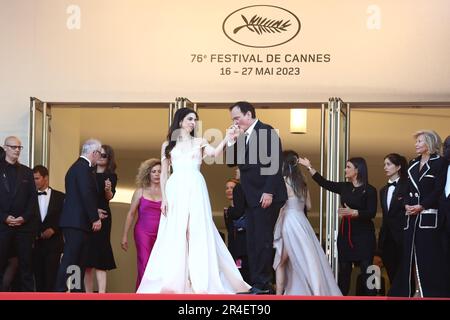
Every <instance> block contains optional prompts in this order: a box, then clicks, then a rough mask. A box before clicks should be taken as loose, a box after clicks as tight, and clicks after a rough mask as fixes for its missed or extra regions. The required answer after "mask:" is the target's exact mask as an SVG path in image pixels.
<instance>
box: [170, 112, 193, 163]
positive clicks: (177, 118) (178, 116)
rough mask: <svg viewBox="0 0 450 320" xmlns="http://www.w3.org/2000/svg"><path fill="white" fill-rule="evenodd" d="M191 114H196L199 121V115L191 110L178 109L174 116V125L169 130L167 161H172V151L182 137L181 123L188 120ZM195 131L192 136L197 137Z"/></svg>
mask: <svg viewBox="0 0 450 320" xmlns="http://www.w3.org/2000/svg"><path fill="white" fill-rule="evenodd" d="M190 113H193V114H195V116H196V118H197V120H198V114H197V112H195V111H194V110H192V109H190V108H181V109H178V110H177V112H175V115H174V116H173V121H172V125H171V126H170V128H169V132H168V133H167V141H168V142H169V144H168V145H167V147H166V150H165V152H164V155H165V156H166V158H167V159H170V151H172V149H173V148H174V147H175V145H176V144H177V139H178V136H179V135H180V128H181V126H180V122H182V121H183V120H184V118H186V116H187V115H188V114H190ZM194 131H195V129H194V130H192V131H191V136H192V137H195V132H194Z"/></svg>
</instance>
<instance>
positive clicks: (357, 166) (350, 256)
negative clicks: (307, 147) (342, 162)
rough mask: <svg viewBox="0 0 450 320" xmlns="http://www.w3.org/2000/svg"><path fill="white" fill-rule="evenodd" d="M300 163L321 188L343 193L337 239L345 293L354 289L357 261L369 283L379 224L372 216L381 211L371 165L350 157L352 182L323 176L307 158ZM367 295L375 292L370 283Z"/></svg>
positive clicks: (348, 166) (347, 174)
mask: <svg viewBox="0 0 450 320" xmlns="http://www.w3.org/2000/svg"><path fill="white" fill-rule="evenodd" d="M298 161H299V163H300V164H302V165H304V166H305V167H306V168H308V171H309V172H310V173H311V175H312V178H313V179H314V181H316V182H317V183H318V184H319V185H320V186H321V187H323V188H325V189H327V190H329V191H331V192H334V193H338V194H339V195H340V196H341V205H342V207H341V208H339V216H340V217H341V218H342V219H341V224H340V227H339V235H338V239H337V245H338V257H339V273H338V284H339V288H340V289H341V292H342V294H343V295H347V294H348V292H349V289H350V279H351V274H352V269H353V264H358V265H359V267H360V268H361V275H362V283H367V277H368V274H367V267H369V266H370V265H372V261H373V256H374V252H375V245H376V238H375V227H374V224H373V221H372V219H373V218H375V215H376V213H377V190H376V189H375V188H374V187H373V186H371V185H370V184H369V183H368V171H367V164H366V161H365V160H364V159H363V158H359V157H357V158H351V159H349V160H347V164H346V167H345V178H346V179H347V180H348V182H333V181H329V180H326V179H325V178H324V177H322V176H321V175H320V174H319V173H318V172H317V171H316V170H315V169H314V168H313V167H312V166H311V162H310V161H309V160H308V159H306V158H303V159H302V158H299V160H298ZM362 292H363V293H364V295H375V294H376V291H374V290H373V289H371V288H368V287H367V286H364V289H363V290H362Z"/></svg>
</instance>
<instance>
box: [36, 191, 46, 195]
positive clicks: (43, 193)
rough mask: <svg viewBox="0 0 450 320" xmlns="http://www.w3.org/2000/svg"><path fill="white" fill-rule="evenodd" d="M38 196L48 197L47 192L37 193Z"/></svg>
mask: <svg viewBox="0 0 450 320" xmlns="http://www.w3.org/2000/svg"><path fill="white" fill-rule="evenodd" d="M37 195H38V196H46V195H47V191H42V192H41V191H38V193H37Z"/></svg>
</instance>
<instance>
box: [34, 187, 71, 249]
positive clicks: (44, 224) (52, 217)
mask: <svg viewBox="0 0 450 320" xmlns="http://www.w3.org/2000/svg"><path fill="white" fill-rule="evenodd" d="M64 197H65V195H64V193H62V192H61V191H58V190H55V189H52V191H51V194H50V200H49V203H48V209H47V215H46V216H45V219H44V221H41V217H40V213H39V205H38V210H37V216H38V228H37V235H38V237H40V234H41V233H42V232H44V231H45V230H46V229H48V228H52V229H53V230H54V231H55V233H54V234H53V236H52V237H51V238H50V239H45V240H41V243H42V245H45V246H46V247H47V248H52V249H54V250H58V251H62V249H63V247H64V241H63V236H62V233H61V230H60V228H59V221H60V219H61V213H62V211H63V206H64Z"/></svg>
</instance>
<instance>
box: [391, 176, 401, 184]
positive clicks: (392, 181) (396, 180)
mask: <svg viewBox="0 0 450 320" xmlns="http://www.w3.org/2000/svg"><path fill="white" fill-rule="evenodd" d="M398 180H400V177H398V178H397V179H395V180H391V179H389V181H388V182H389V183H394V182H398Z"/></svg>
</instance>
